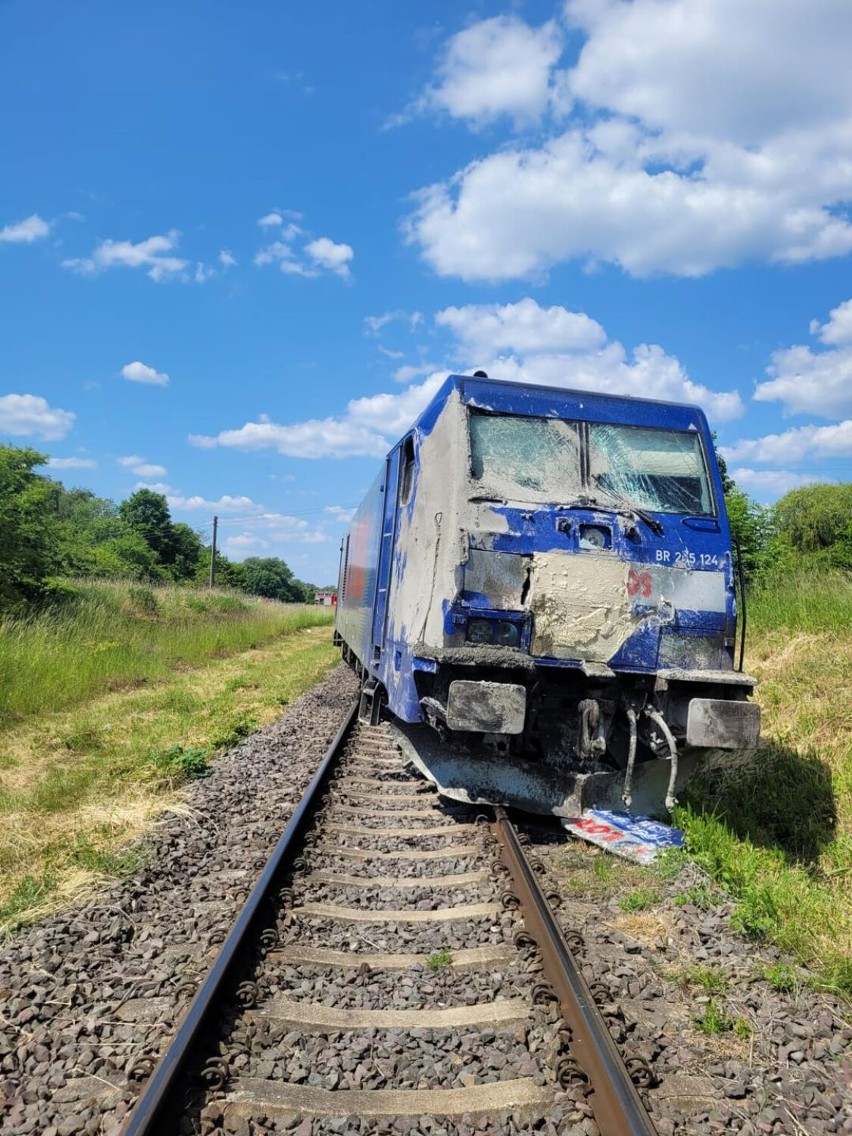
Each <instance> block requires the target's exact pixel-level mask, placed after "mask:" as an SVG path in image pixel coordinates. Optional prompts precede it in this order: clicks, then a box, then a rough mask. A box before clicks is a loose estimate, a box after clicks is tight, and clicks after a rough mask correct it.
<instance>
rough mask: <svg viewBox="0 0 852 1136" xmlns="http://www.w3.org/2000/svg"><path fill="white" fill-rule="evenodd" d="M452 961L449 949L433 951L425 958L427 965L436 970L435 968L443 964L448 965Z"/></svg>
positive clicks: (439, 968)
mask: <svg viewBox="0 0 852 1136" xmlns="http://www.w3.org/2000/svg"><path fill="white" fill-rule="evenodd" d="M452 961H453V956H452V955H451V954H450V952H449V951H446V950H441V951H434V952H433V953H432V954H431V955H429V957H428V958H427V959H426V965H427V966H428V967H429V969H430V970H435V971H437V970H441V969H442V968H443V967H445V966H450V965H451V964H452Z"/></svg>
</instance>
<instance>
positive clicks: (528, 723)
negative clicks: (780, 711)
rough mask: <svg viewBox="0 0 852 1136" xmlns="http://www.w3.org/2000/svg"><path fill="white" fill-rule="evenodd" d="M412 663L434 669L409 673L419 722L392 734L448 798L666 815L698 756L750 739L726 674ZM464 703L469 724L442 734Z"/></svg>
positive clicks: (746, 711) (744, 684) (738, 682)
mask: <svg viewBox="0 0 852 1136" xmlns="http://www.w3.org/2000/svg"><path fill="white" fill-rule="evenodd" d="M421 662H422V663H423V664H425V665H427V666H429V667H433V666H434V669H428V670H420V669H418V670H415V682H416V685H417V690H418V693H419V695H420V704H421V707H422V709H423V715H424V719H425V721H426V723H427V726H426V727H423V726H412V725H406V724H404V723H399V724H398V725H399V729H400V731H401V735H402V739H403V742H404V745H405V748H406V750H407V752H408V754H409V756H410V757H411V759H412V760H413V761H414V762H415V764H416V765H418V766H419V767H420V768H421V770H422V771H423V772H424V773H425V774H426V775H427V776H429V777H430V778H431V779H432V780H433V781H435V782H436V783H437V784H438V785H439V787H440V788H441V789H442V791H444V792H445V793H446V794H447V795H448V796H451V797H456V798H458V799H460V800H469V801H473V802H486V801H491V802H493V801H495V800H501V801H502V802H503V803H506V804H510V805H516V806H517V807H521V808H525V809H527V810H529V811H532V812H548V813H556V814H557V815H563V816H571V815H573V814H575V813H576V812H577V811H579V810H581V809H582V808H586V807H595V806H597V807H617V808H623V807H625V805H627V806H628V807H631V806H632V808H633V810H634V811H637V810H638V811H640V812H658V811H659V809H660V807H661V806H662V804H663V802H665V803H666V805H667V806H668V807H669V808H671V807H673V805H674V803H675V794H676V792H677V789H678V788H679V787H680V786H681V785H683V784H685V783H686V781H687V780H688V779H689V777H690V776H691V775H692V773H693V771H694V768H695V766H696V764H697V762H698V761H699V759H700V758H702V757H703V756H704V755H706V754H707V752H708V750H710V749H743V748H748V747H750V746H753V745H755V744H756V741H757V737H758V730H759V711H758V708H757V707H756V706H754V705H753V704H752V703H750V702H748V701H747V698H748V695H749V694H750V693H751V689H752V685H753V681H752V680H750V679H749V678H748V677H747V676H744V675H741V674H739V673H736V672H731V673H718V672H717V673H708V672H699V671H693V672H688V671H658V672H656V673H649V672H640V673H631V672H614V671H609V668H604V667H591V668H590V667H588V666H587V667H586V668H582V667H564V666H560V667H554V666H546V665H536V664H535V663H534V662H533V660H531V659H529V657H528V656H527V657H526V658H524V657H523V656H519V657H518V658H517V659H515V660H512V659H505V660H503V661H502V665H497V664H496V663H494V664H492V665H483V661H482V659H481V657H480V658H479V659H478V660H477V663H476V667H475V670H474V668H473V666H472V665H471V664H465V663H464V662H461V661H458V659H457V660H456V661H453V662H444V663H438V662H437V661H436V660H421ZM590 670H591V672H592V673H587V672H588V671H590ZM604 671H609V673H608V674H604V673H602V672H604ZM459 687H462V688H463V690H462V697H461V698H459V697H454V695H455V694H456V692H457V691H458V689H459ZM519 692H520V696H521V697H522V698H523V714H522V717H521V720H520V721H519V715H518V698H519ZM466 704H467V705H468V707H469V713H470V716H471V717H470V723H471V724H474V725H475V726H476V728H474V729H468V730H464V729H455V728H452V726H453V724H457V723H458V721H460V720H463V718H464V713H465V706H466ZM489 715H491V716H492V720H491V721H489ZM507 723H508V724H509V725H510V726H511V727H512V729H513V732H511V733H510V732H507V731H506V730H504V729H502V728H501V727H503V726H505V725H506V724H507ZM492 726H493V727H494V728H493V729H489V728H488V727H492ZM631 739H632V740H631ZM631 754H632V756H631Z"/></svg>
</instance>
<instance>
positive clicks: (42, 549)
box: [0, 446, 315, 610]
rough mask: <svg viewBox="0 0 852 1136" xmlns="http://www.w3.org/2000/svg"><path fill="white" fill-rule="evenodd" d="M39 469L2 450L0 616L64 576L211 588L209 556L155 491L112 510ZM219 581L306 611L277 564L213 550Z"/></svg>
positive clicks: (19, 451)
mask: <svg viewBox="0 0 852 1136" xmlns="http://www.w3.org/2000/svg"><path fill="white" fill-rule="evenodd" d="M46 461H47V457H46V456H45V455H44V454H41V453H38V452H37V451H36V450H32V449H26V448H21V447H17V446H0V610H10V609H13V608H20V607H21V606H22V605H26V604H28V603H33V602H38V601H39V600H42V599H44V598H45V597H48V596H50V595H51V593H52V592H54V591H55V590H56V583H55V581H56V579H57V578H61V577H66V576H99V577H124V578H131V579H136V580H145V581H148V582H153V583H156V582H169V581H170V582H173V583H177V584H185V585H194V584H204V583H206V582H207V581H208V579H209V576H210V549H209V548H208V547H207V545H206V544H205V543H204V542H203V541H202V539H201V537H200V536H199V534H198V533H197V532H196V531H195V529H193V528H192V527H191V526H190V525H186V524H183V522H181V521H177V522H175V521H173V520H172V518H171V513H170V510H169V506H168V502H167V501H166V498H165V497H164V496H163V495H162V494H161V493H155V492H154V491H153V490H151V489H138V490H137V491H136V492H135V493H133V494H132V495H131V496H130V497H128V498H127V499H126V500H125V501H121V502H120V503H118V504H116V502H114V501H111V500H109V499H107V498H105V497H98V496H96V495H95V494H94V493H92V492H91V491H90V490H88V489H67V488H66V487H65V486H64V485H63V484H62V482H61V481H56V480H54V479H53V478H50V477H46V476H44V475H43V474H42V473H40V472H39V467H40V466H43V465H44V464H45V462H46ZM216 580H217V583H219V584H223V585H226V586H229V587H232V588H237V589H239V590H240V591H244V592H247V593H249V594H250V595H256V596H265V597H267V598H268V599H276V600H282V601H283V602H285V603H298V602H301V603H312V602H313V599H314V594H315V589H314V587H313V585H311V584H306V583H304V582H303V581H301V580H297V579H296V577H295V576H294V575H293V573H292V571H291V570H290V568H289V567H288V566H287V564H286V563H285V562H284V561H283V560H281V559H279V558H278V557H252V558H250V559H248V560H244V561H242V563H235V562H233V561H230V560H228V558H227V557H226V556H224V555H223V554H222V553H220V552H217V553H216Z"/></svg>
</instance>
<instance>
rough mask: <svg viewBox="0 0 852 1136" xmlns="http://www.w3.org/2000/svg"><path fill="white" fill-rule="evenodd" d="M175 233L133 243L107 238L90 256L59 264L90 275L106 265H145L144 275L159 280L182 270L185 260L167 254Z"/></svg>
mask: <svg viewBox="0 0 852 1136" xmlns="http://www.w3.org/2000/svg"><path fill="white" fill-rule="evenodd" d="M179 236H180V233H179V232H178V230H177V229H172V230H170V231H169V232H168V233H166V234H161V235H159V236H154V237H148V239H147V240H144V241H139V242H138V243H137V244H133V242H132V241H112V240H107V241H103V242H101V244H99V245H98V246H97V247H96V248H95V250H94V252H93V253H92V255H91V256H90V257H83V258H77V259H72V260H63V262H62V265H63V267H64V268H70V269H71V270H72V271H73V272H77V273H79V274H80V275H82V276H94V275H96V274H97V273H99V272H104V271H106V270H107V269H108V268H118V267H124V268H146V269H147V270H148V271H147V275H148V276H149V277H150V278H151V279H152V280H154V281H156V282H157V283H160V282H162V281H164V280H168V279H172V278H175V277H183V276H184V274H185V271H186V268H187V264H188V262H187V261H186V260H182V259H181V258H180V257H177V256H170V255H168V254H169V253H171V252H172V251H173V250H174V248H175V246H176V244H177V241H178V237H179Z"/></svg>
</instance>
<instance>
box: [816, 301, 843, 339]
mask: <svg viewBox="0 0 852 1136" xmlns="http://www.w3.org/2000/svg"><path fill="white" fill-rule="evenodd" d="M810 331H811V335H816V336H818V337H819V339H820V340H821V341H822V342H823V343H825V344H828V345H829V346H832V347H839V346H845V345H847V344H852V300H845V301H844V302H843V303H842V304H838V305H837V307H836V308H832V309H831V311H830V312H829V314H828V320H827V321H826V322H825V323H818V322H817V321H816V320H811V326H810Z"/></svg>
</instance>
